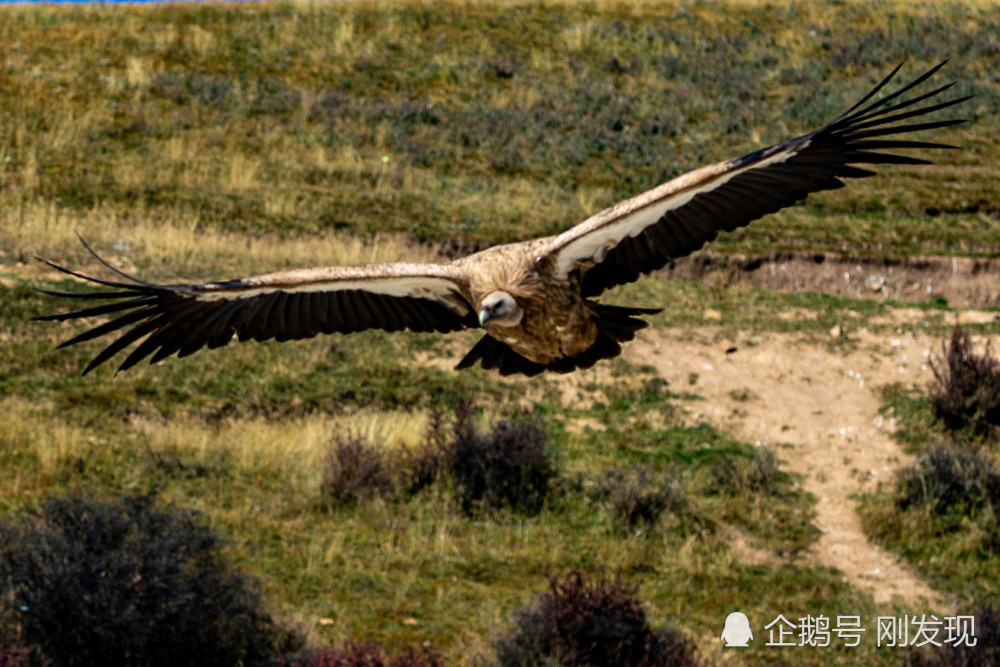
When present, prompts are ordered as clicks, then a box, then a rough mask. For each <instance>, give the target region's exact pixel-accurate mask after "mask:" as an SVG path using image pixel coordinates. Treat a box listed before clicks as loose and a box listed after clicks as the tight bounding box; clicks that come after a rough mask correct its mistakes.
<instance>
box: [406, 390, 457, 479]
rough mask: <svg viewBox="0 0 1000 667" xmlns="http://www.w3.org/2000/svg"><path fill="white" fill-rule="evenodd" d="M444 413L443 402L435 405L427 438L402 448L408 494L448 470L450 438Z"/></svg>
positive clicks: (428, 426)
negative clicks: (441, 405) (414, 444)
mask: <svg viewBox="0 0 1000 667" xmlns="http://www.w3.org/2000/svg"><path fill="white" fill-rule="evenodd" d="M444 414H445V413H444V410H443V409H441V407H440V406H437V407H435V408H433V409H432V410H431V414H430V421H429V423H428V425H427V431H426V433H424V441H423V442H422V443H421V444H419V445H417V446H416V447H412V448H405V449H404V450H403V452H402V455H401V461H400V468H401V475H402V477H403V483H404V487H405V489H406V493H407V494H409V495H413V494H416V493H419V492H420V491H422V490H424V489H425V488H427V487H429V486H431V485H433V484H435V483H436V482H437V481H438V480H439V479H441V476H442V475H443V474H445V472H446V471H447V470H448V462H449V454H448V450H449V439H450V438H449V432H448V429H447V428H446V426H445V417H444Z"/></svg>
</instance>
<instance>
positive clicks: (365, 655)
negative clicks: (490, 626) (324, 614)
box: [279, 642, 444, 667]
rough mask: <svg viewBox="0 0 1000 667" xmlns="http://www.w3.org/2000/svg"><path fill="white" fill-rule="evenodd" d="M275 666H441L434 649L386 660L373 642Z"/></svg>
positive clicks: (406, 653)
mask: <svg viewBox="0 0 1000 667" xmlns="http://www.w3.org/2000/svg"><path fill="white" fill-rule="evenodd" d="M279 667H444V663H443V662H442V661H441V658H440V657H439V656H438V653H437V651H436V650H434V649H433V648H431V647H429V646H423V647H421V648H420V649H419V650H418V649H414V648H412V647H411V648H408V649H406V651H404V652H402V653H400V654H398V655H396V656H393V657H389V656H388V655H387V654H386V652H385V650H383V648H382V647H381V646H379V645H378V644H376V643H375V642H364V643H356V642H349V643H347V644H345V645H344V646H343V647H342V648H339V649H326V650H323V651H320V652H319V653H317V654H315V655H314V656H312V657H311V658H308V659H307V660H305V661H294V662H284V661H282V662H280V663H279Z"/></svg>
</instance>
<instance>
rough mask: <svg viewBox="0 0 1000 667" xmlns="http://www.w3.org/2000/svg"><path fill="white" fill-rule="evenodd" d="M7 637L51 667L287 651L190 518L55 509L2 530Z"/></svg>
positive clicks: (137, 506)
mask: <svg viewBox="0 0 1000 667" xmlns="http://www.w3.org/2000/svg"><path fill="white" fill-rule="evenodd" d="M0 599H3V600H4V601H5V602H7V603H8V604H7V605H5V609H4V610H3V611H2V612H0V613H2V614H3V615H4V616H5V618H3V619H2V620H3V625H4V627H18V628H19V635H20V636H19V641H20V642H21V643H22V644H24V645H29V646H35V647H37V648H38V650H39V651H40V652H41V653H42V654H44V655H45V656H47V657H48V658H49V659H51V661H52V663H53V664H56V665H69V666H73V667H77V666H88V665H94V666H95V667H98V666H99V667H107V665H135V666H143V667H154V666H159V665H163V666H164V667H167V666H173V665H205V666H206V667H208V666H213V667H222V666H226V665H232V666H234V667H235V666H236V665H251V664H257V663H259V662H262V661H265V660H268V659H270V658H271V657H272V656H274V655H276V654H277V653H278V652H279V651H281V650H287V649H289V648H291V647H292V644H293V642H292V641H291V640H290V636H289V634H288V633H287V632H285V631H283V630H281V629H280V628H279V627H278V626H277V625H276V624H275V623H274V622H273V621H272V620H271V618H270V616H269V615H268V614H267V613H266V612H265V611H264V610H263V604H262V600H261V597H260V594H259V592H258V591H257V588H256V586H255V585H254V583H253V582H252V581H251V580H250V578H249V577H247V576H246V575H244V574H242V573H240V572H237V571H235V570H233V569H232V568H231V567H230V566H228V565H227V564H226V563H225V562H224V560H223V558H222V553H221V550H220V543H219V539H218V538H217V537H216V535H215V533H214V532H212V531H211V530H210V529H209V528H208V527H207V526H206V525H205V524H204V523H202V521H201V520H200V518H199V517H198V516H197V515H196V514H194V513H193V512H186V511H177V510H158V509H155V508H154V506H153V502H152V500H151V499H150V498H131V497H130V498H122V499H118V500H115V501H111V502H99V501H95V500H90V499H86V498H82V497H71V498H65V499H63V498H55V499H49V500H47V501H46V502H44V503H43V504H42V506H41V507H40V508H39V509H38V510H35V511H30V512H26V513H24V514H22V515H20V516H17V517H15V518H13V519H8V520H6V521H4V522H3V524H2V525H0Z"/></svg>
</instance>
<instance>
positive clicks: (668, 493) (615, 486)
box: [594, 466, 704, 532]
mask: <svg viewBox="0 0 1000 667" xmlns="http://www.w3.org/2000/svg"><path fill="white" fill-rule="evenodd" d="M594 496H595V497H596V499H597V500H598V501H600V502H601V503H603V504H604V505H605V506H606V507H607V511H608V513H609V514H610V515H611V520H612V521H614V522H615V523H616V524H617V525H618V526H620V527H622V528H624V529H625V530H627V531H630V532H631V531H634V530H638V529H643V528H652V527H654V526H656V525H657V524H658V523H659V521H660V518H661V516H662V515H663V513H665V512H669V513H671V514H674V515H676V516H678V517H679V518H680V519H681V520H682V521H683V522H684V523H685V524H693V525H697V526H698V527H703V525H704V520H703V519H702V518H701V517H699V516H698V513H697V512H696V511H695V509H694V507H693V506H692V504H691V501H690V500H689V499H688V497H687V495H686V494H685V492H684V485H683V483H682V482H681V480H680V479H678V477H677V475H676V474H672V473H671V474H668V475H666V476H665V477H661V478H657V477H656V475H655V471H654V469H653V468H652V467H651V466H644V467H641V468H634V469H633V470H631V471H623V470H621V469H619V468H613V469H611V470H609V471H607V473H605V475H604V477H603V478H601V479H600V480H599V481H598V482H597V486H596V488H595V489H594Z"/></svg>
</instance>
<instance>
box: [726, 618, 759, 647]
mask: <svg viewBox="0 0 1000 667" xmlns="http://www.w3.org/2000/svg"><path fill="white" fill-rule="evenodd" d="M752 639H753V632H752V631H751V630H750V619H748V618H747V615H746V614H744V613H743V612H742V611H734V612H733V613H731V614H730V615H729V616H726V627H725V628H723V630H722V641H724V642H726V646H727V647H741V646H746V645H747V642H748V641H751V640H752Z"/></svg>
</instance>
